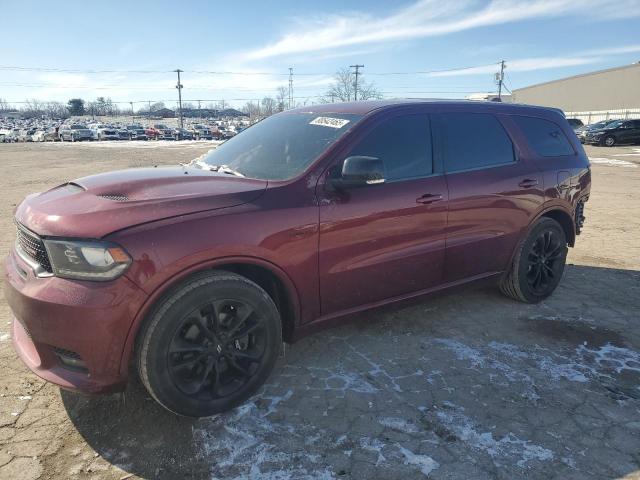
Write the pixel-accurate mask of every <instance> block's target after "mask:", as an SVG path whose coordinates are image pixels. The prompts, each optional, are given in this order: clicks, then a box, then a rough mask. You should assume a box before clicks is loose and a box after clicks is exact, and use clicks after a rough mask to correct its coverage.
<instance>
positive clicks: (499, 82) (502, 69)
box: [498, 60, 505, 101]
mask: <svg viewBox="0 0 640 480" xmlns="http://www.w3.org/2000/svg"><path fill="white" fill-rule="evenodd" d="M504 67H505V64H504V60H502V61H501V62H500V73H499V74H498V75H499V76H498V100H499V101H502V82H503V81H504Z"/></svg>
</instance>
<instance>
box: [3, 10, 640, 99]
mask: <svg viewBox="0 0 640 480" xmlns="http://www.w3.org/2000/svg"><path fill="white" fill-rule="evenodd" d="M0 13H1V17H2V21H1V22H0V24H1V27H0V37H1V38H2V44H3V48H2V49H1V50H0V51H1V53H0V98H3V99H5V100H6V101H8V102H10V103H12V102H24V101H26V100H27V99H32V98H36V99H39V100H42V101H54V100H55V101H62V102H66V101H67V100H68V99H69V98H73V97H81V98H84V99H85V100H93V99H95V98H96V97H98V96H104V97H110V98H111V99H112V100H113V101H116V102H122V105H121V106H122V108H130V107H129V104H128V103H127V102H136V103H134V106H135V108H136V109H137V108H140V107H142V106H143V103H142V102H146V101H149V100H150V101H164V103H165V104H166V105H167V106H168V107H174V106H175V104H176V102H177V90H176V88H175V85H176V74H175V73H174V72H173V70H175V69H177V68H179V69H182V70H184V73H182V85H183V86H184V88H183V90H182V93H183V101H191V102H194V101H195V100H202V101H203V105H205V104H207V103H209V102H214V101H218V100H221V99H224V100H226V101H227V103H229V104H230V105H233V106H237V107H241V106H242V105H244V104H245V103H246V102H247V101H248V100H255V99H260V98H262V97H265V96H272V97H275V95H276V89H277V88H278V87H279V86H287V85H288V78H289V77H288V74H289V68H290V67H291V68H293V88H294V97H295V99H296V103H298V104H309V103H314V102H317V101H319V98H320V97H321V96H322V95H323V94H324V93H325V92H326V90H327V87H328V85H329V84H330V83H331V82H332V77H333V75H334V74H335V72H336V71H337V70H338V69H340V68H344V67H349V66H350V65H354V64H361V65H364V68H362V69H361V72H362V73H363V75H364V77H363V78H364V79H365V81H367V82H373V83H374V84H375V85H376V87H377V88H378V89H379V90H380V91H381V92H382V93H383V95H384V96H385V97H388V98H396V97H413V98H415V97H427V98H436V97H440V98H464V97H465V96H466V95H469V94H470V93H475V92H492V91H496V89H497V86H496V83H495V78H494V75H495V73H496V72H497V71H498V70H499V65H498V64H499V62H500V61H501V60H504V61H505V63H506V69H505V86H506V88H507V89H508V90H512V89H515V88H520V87H524V86H528V85H532V84H536V83H540V82H545V81H549V80H553V79H557V78H563V77H567V76H572V75H577V74H581V73H586V72H590V71H594V70H601V69H606V68H611V67H616V66H620V65H628V64H631V63H634V62H638V61H640V26H639V25H640V0H580V1H576V0H530V1H522V0H448V1H446V0H376V1H373V0H371V1H365V0H361V1H352V0H341V1H338V0H323V1H322V2H320V1H311V0H302V1H300V0H298V1H293V0H284V1H273V2H266V1H264V0H262V1H249V0H245V1H239V2H214V1H183V2H176V1H172V2H169V1H164V0H154V1H146V0H138V1H135V2H132V1H127V2H121V1H117V0H112V1H109V2H86V1H83V2H80V1H73V0H65V1H64V2H51V1H46V2H44V1H43V2H39V1H28V0H24V1H15V0H0ZM16 106H19V104H17V103H16Z"/></svg>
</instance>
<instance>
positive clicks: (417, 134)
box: [319, 113, 448, 315]
mask: <svg viewBox="0 0 640 480" xmlns="http://www.w3.org/2000/svg"><path fill="white" fill-rule="evenodd" d="M357 155H364V156H373V157H376V158H379V159H381V160H382V161H383V162H384V165H385V179H386V181H385V183H384V184H382V185H369V186H366V187H361V188H353V189H350V190H348V191H345V192H331V191H327V190H326V188H325V189H324V190H323V192H322V193H321V194H320V195H321V201H320V249H319V263H320V298H321V310H322V315H331V314H333V313H336V312H339V311H344V310H348V309H351V308H357V307H360V306H363V305H367V304H372V303H375V302H380V301H383V300H385V299H388V298H392V297H397V296H402V295H405V294H410V293H412V292H417V291H421V290H425V289H428V288H431V287H434V286H436V285H438V284H440V283H441V282H442V275H443V264H444V248H445V227H446V222H447V199H448V193H447V187H446V183H445V180H444V177H443V175H442V174H441V172H440V171H439V169H438V168H437V167H436V166H434V161H433V154H432V139H431V129H430V117H429V115H427V114H419V113H418V114H396V115H393V116H392V117H391V118H386V119H384V120H382V121H380V122H379V123H377V125H375V126H373V128H372V129H371V130H370V131H369V133H367V134H366V135H365V136H364V137H363V138H362V139H361V140H359V141H358V142H357V143H356V145H355V146H354V147H353V148H352V149H350V151H349V152H348V153H346V154H344V155H342V156H341V157H340V158H338V159H336V164H335V166H338V167H339V166H340V165H341V162H342V161H343V160H344V159H345V158H347V157H349V156H357Z"/></svg>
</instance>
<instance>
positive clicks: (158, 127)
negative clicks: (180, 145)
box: [145, 123, 175, 140]
mask: <svg viewBox="0 0 640 480" xmlns="http://www.w3.org/2000/svg"><path fill="white" fill-rule="evenodd" d="M145 133H146V134H147V137H148V138H149V139H151V140H174V139H175V137H174V135H173V129H172V128H169V127H167V126H166V125H164V124H162V123H156V124H155V125H153V126H151V127H148V128H146V129H145Z"/></svg>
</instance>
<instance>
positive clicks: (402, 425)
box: [378, 417, 419, 433]
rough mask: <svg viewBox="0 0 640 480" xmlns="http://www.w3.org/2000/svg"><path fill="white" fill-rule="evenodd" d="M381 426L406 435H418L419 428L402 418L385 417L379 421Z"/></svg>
mask: <svg viewBox="0 0 640 480" xmlns="http://www.w3.org/2000/svg"><path fill="white" fill-rule="evenodd" d="M378 423H379V424H380V425H383V426H385V427H388V428H392V429H394V430H398V431H400V432H404V433H418V432H419V430H418V428H417V427H416V426H415V425H413V424H412V423H409V422H407V421H406V420H404V419H402V418H396V417H384V418H380V419H379V420H378Z"/></svg>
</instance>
